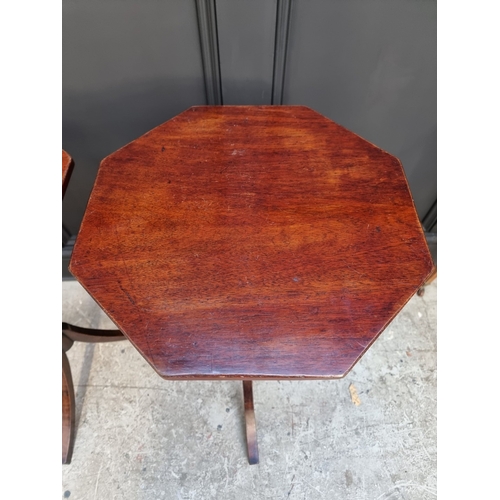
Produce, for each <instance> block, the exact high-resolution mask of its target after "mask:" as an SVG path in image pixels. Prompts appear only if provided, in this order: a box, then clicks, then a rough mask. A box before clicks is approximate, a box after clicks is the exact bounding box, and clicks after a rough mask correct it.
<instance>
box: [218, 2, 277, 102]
mask: <svg viewBox="0 0 500 500" xmlns="http://www.w3.org/2000/svg"><path fill="white" fill-rule="evenodd" d="M216 11H217V32H218V38H219V58H220V71H221V81H222V100H223V104H271V98H272V91H273V64H274V41H275V27H276V0H251V1H249V0H217V1H216Z"/></svg>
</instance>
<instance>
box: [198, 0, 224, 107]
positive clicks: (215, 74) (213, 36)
mask: <svg viewBox="0 0 500 500" xmlns="http://www.w3.org/2000/svg"><path fill="white" fill-rule="evenodd" d="M196 11H197V13H198V28H199V30H200V47H201V55H202V59H203V72H204V75H205V89H206V94H207V104H210V105H218V104H222V89H221V81H220V64H219V41H218V38H217V15H216V13H215V0H196Z"/></svg>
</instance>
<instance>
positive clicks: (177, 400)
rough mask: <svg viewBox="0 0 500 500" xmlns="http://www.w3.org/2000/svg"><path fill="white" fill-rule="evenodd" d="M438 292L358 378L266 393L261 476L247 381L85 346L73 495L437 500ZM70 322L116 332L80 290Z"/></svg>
mask: <svg viewBox="0 0 500 500" xmlns="http://www.w3.org/2000/svg"><path fill="white" fill-rule="evenodd" d="M436 287H437V285H436V282H434V283H433V284H431V285H430V286H428V287H427V289H426V292H425V295H424V296H423V297H418V296H415V297H413V299H412V300H411V301H410V302H409V303H408V304H407V305H406V307H405V308H404V309H403V311H402V312H401V313H400V314H399V315H398V316H397V317H396V318H395V319H394V321H393V322H392V323H391V324H390V325H389V327H388V328H387V329H386V330H385V331H384V333H383V334H382V335H381V336H380V337H379V339H378V340H377V341H376V342H375V343H374V344H373V346H372V347H371V348H370V349H369V350H368V352H367V353H366V354H365V356H364V357H363V358H362V359H361V360H360V361H359V362H358V363H357V365H356V366H355V367H354V368H353V370H352V371H351V372H350V373H349V374H348V375H347V376H346V377H345V378H344V379H342V380H332V381H303V382H302V381H294V382H289V381H284V382H254V399H255V411H256V418H257V432H258V437H259V452H260V464H258V465H252V466H250V465H248V462H247V457H246V448H245V434H244V417H243V407H242V405H243V403H242V387H241V382H237V381H235V382H232V381H225V382H206V381H203V382H171V381H166V380H162V379H161V378H160V377H159V376H158V375H157V374H156V373H155V372H154V371H153V369H152V368H151V367H150V366H149V364H148V363H147V362H146V361H145V360H144V359H143V358H142V356H141V355H140V354H139V353H138V352H137V351H136V350H135V349H134V348H133V347H132V346H131V345H130V344H129V343H128V341H124V342H118V343H114V344H97V345H91V344H81V343H75V345H74V346H73V347H72V349H71V350H70V351H69V353H68V357H69V360H70V363H71V367H72V372H73V378H74V383H75V391H76V400H77V409H76V418H77V435H76V443H75V449H74V453H73V461H72V463H71V464H70V465H63V466H62V470H63V490H62V496H63V498H71V499H72V500H73V499H74V500H83V499H106V500H112V499H127V500H129V499H130V500H135V499H137V500H139V499H140V500H150V499H151V500H153V499H155V500H156V499H160V500H163V499H174V500H177V499H186V500H187V499H196V500H198V499H209V498H210V499H212V498H213V499H235V500H236V499H238V500H240V499H245V500H246V499H265V498H280V499H285V500H295V499H316V498H318V499H342V500H362V499H370V500H382V499H383V500H399V499H404V500H409V499H418V500H425V499H430V498H434V497H436ZM63 320H64V321H67V322H70V323H73V324H77V325H80V326H92V327H98V328H113V324H112V322H111V321H110V320H109V319H108V318H107V316H106V315H105V314H104V313H103V312H102V311H101V310H100V309H99V307H98V306H97V305H96V304H95V303H94V302H93V300H92V299H91V298H90V297H89V296H88V295H87V294H86V292H85V291H84V290H83V289H82V288H81V287H80V286H79V285H78V284H77V283H76V282H71V281H69V282H63ZM351 385H352V386H354V388H355V390H356V392H357V395H358V397H359V400H360V402H361V404H359V405H356V404H354V402H353V400H355V399H356V398H355V397H354V396H353V395H352V394H351V391H350V389H349V387H350V386H351Z"/></svg>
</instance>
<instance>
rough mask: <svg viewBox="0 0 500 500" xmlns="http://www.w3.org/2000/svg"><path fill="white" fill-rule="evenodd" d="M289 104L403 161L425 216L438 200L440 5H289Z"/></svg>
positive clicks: (388, 0)
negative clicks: (304, 107) (332, 122)
mask: <svg viewBox="0 0 500 500" xmlns="http://www.w3.org/2000/svg"><path fill="white" fill-rule="evenodd" d="M283 103H284V104H304V105H307V106H310V107H311V108H313V109H315V110H317V111H319V112H320V113H323V114H324V115H326V116H328V117H329V118H331V119H332V120H335V121H336V122H338V123H340V124H341V125H344V126H345V127H347V128H348V129H350V130H352V131H353V132H356V133H357V134H359V135H361V136H362V137H364V138H366V139H367V140H369V141H371V142H373V143H374V144H376V145H377V146H379V147H381V148H382V149H384V150H386V151H388V152H389V153H391V154H393V155H395V156H397V157H398V158H400V159H401V161H402V163H403V166H404V169H405V172H406V174H407V177H408V181H409V184H410V188H411V191H412V194H413V197H414V200H415V204H416V207H417V210H418V213H419V215H420V217H421V218H422V217H424V216H425V214H426V213H427V212H428V210H429V209H430V207H431V206H432V204H433V203H434V201H435V200H436V195H437V193H436V185H437V182H436V2H435V1H432V0H431V1H423V0H404V1H402V0H349V1H345V0H292V9H291V17H290V32H289V43H288V51H287V61H286V72H285V83H284V101H283Z"/></svg>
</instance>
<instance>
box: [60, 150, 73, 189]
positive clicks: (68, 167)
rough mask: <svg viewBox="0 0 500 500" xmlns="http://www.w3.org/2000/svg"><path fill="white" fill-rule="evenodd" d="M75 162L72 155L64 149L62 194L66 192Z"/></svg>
mask: <svg viewBox="0 0 500 500" xmlns="http://www.w3.org/2000/svg"><path fill="white" fill-rule="evenodd" d="M73 166H74V162H73V159H72V158H71V156H70V155H69V154H68V153H66V151H64V149H63V150H62V196H63V198H64V194H65V193H66V188H67V187H68V183H69V179H70V177H71V173H72V172H73Z"/></svg>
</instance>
